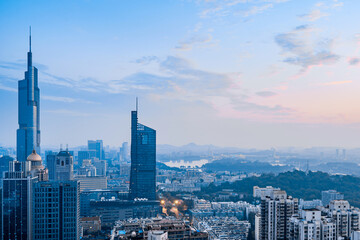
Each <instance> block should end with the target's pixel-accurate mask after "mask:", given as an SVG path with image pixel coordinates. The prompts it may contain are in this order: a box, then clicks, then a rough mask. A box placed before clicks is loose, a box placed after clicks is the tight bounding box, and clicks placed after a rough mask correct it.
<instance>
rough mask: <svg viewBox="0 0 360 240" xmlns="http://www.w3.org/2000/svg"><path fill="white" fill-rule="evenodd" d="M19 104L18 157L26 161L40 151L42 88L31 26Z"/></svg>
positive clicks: (19, 91)
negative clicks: (33, 53) (33, 51)
mask: <svg viewBox="0 0 360 240" xmlns="http://www.w3.org/2000/svg"><path fill="white" fill-rule="evenodd" d="M18 106H19V108H18V112H19V113H18V114H19V116H18V122H19V129H18V130H17V144H16V145H17V147H16V149H17V159H18V161H23V162H24V161H26V158H27V156H29V155H30V154H31V153H32V151H33V150H36V152H37V153H40V90H39V86H38V70H37V68H36V67H34V66H33V64H32V52H31V28H30V35H29V52H28V54H27V71H26V72H25V79H24V80H20V81H19V84H18Z"/></svg>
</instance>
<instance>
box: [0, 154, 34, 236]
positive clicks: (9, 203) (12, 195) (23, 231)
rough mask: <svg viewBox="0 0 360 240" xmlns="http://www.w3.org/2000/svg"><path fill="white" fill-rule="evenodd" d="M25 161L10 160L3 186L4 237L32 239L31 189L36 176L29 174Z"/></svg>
mask: <svg viewBox="0 0 360 240" xmlns="http://www.w3.org/2000/svg"><path fill="white" fill-rule="evenodd" d="M26 164H27V163H25V162H19V161H16V160H15V161H11V162H9V171H8V172H5V174H4V179H3V188H2V213H3V215H2V221H1V222H2V236H3V239H19V240H27V239H32V235H31V233H32V224H31V202H32V198H31V190H32V184H33V182H34V181H36V179H37V178H36V177H31V176H27V174H26V172H25V169H26V168H27V167H26Z"/></svg>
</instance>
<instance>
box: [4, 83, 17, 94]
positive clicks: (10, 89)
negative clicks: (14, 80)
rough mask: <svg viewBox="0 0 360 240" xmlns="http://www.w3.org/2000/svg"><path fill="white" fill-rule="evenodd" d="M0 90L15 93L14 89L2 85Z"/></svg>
mask: <svg viewBox="0 0 360 240" xmlns="http://www.w3.org/2000/svg"><path fill="white" fill-rule="evenodd" d="M0 90H4V91H9V92H17V89H16V88H12V87H7V86H4V85H2V84H0Z"/></svg>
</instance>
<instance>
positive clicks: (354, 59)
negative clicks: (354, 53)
mask: <svg viewBox="0 0 360 240" xmlns="http://www.w3.org/2000/svg"><path fill="white" fill-rule="evenodd" d="M348 62H349V64H350V65H351V66H357V65H359V63H360V58H358V57H352V58H349V59H348Z"/></svg>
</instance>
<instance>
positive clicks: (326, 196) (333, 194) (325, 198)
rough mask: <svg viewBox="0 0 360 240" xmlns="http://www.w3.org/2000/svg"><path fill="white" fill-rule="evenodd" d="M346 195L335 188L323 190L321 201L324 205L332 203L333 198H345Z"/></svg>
mask: <svg viewBox="0 0 360 240" xmlns="http://www.w3.org/2000/svg"><path fill="white" fill-rule="evenodd" d="M343 199H344V195H343V194H341V193H339V192H337V191H335V190H327V191H322V192H321V201H322V204H323V206H324V207H326V206H327V205H329V204H330V202H331V201H333V200H343Z"/></svg>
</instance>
